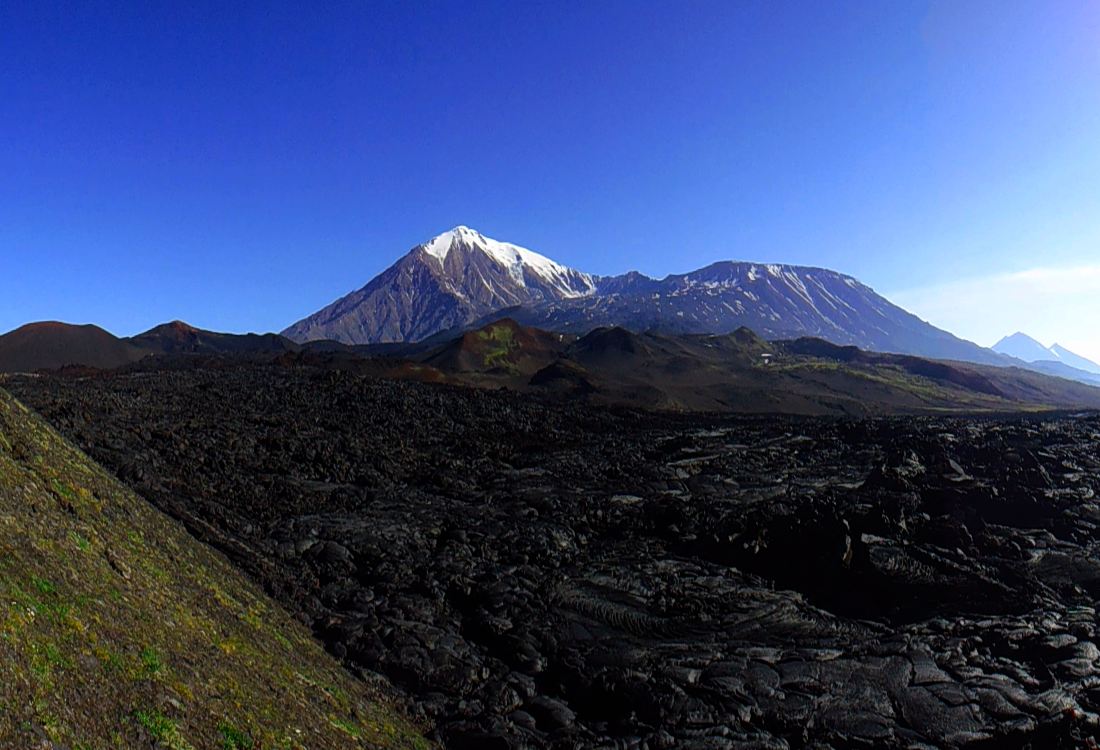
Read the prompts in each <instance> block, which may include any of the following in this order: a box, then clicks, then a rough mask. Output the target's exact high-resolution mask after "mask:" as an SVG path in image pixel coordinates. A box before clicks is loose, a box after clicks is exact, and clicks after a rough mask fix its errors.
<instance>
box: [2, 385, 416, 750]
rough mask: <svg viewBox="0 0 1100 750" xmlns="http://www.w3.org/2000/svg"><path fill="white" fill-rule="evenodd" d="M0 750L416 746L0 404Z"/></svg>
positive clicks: (256, 605)
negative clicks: (8, 749) (32, 749)
mask: <svg viewBox="0 0 1100 750" xmlns="http://www.w3.org/2000/svg"><path fill="white" fill-rule="evenodd" d="M0 674H2V675H3V679H0V747H5V748H17V747H18V748H31V747H33V748H85V749H86V750H101V749H103V750H106V748H116V747H130V748H136V747H151V746H152V747H158V748H167V749H169V750H194V749H196V748H222V749H229V750H244V749H245V748H261V747H262V748H276V747H278V748H295V749H297V750H302V749H304V748H310V749H311V750H312V749H313V748H326V749H330V750H338V749H343V748H417V747H426V746H427V743H425V742H424V740H423V739H421V738H420V737H418V736H417V734H416V733H415V732H414V731H413V730H412V729H411V727H410V726H409V725H408V724H407V722H405V721H404V720H402V719H401V718H399V717H398V715H397V714H396V713H395V712H394V711H393V709H392V708H390V707H388V704H387V703H386V702H385V701H384V700H383V699H381V698H379V696H377V695H375V694H374V693H372V692H371V691H370V690H368V689H367V688H366V686H365V685H364V684H363V683H361V682H359V681H357V680H355V679H353V678H351V677H350V676H349V675H348V674H347V673H346V672H345V671H344V670H343V669H342V668H341V667H339V665H338V664H337V663H336V662H335V661H333V660H332V659H331V658H330V657H328V656H327V655H326V654H325V652H324V651H323V649H322V648H321V647H320V645H319V644H318V643H316V642H315V641H313V639H312V638H311V637H310V636H309V634H308V633H307V631H306V630H305V629H304V628H303V627H302V626H301V625H300V624H298V623H297V622H296V621H294V620H292V619H291V618H290V617H289V616H288V615H287V614H286V613H285V612H284V611H283V610H281V609H280V608H279V607H278V606H277V605H275V604H274V603H273V602H271V601H270V600H269V599H268V598H267V597H266V596H265V595H264V594H263V593H262V592H261V591H260V590H259V589H258V588H256V587H255V586H254V585H252V584H250V583H248V582H247V581H246V580H245V579H244V577H243V576H242V574H241V573H239V572H238V571H236V570H234V569H233V568H232V567H231V566H230V565H229V563H228V562H227V561H226V560H225V559H224V558H222V557H221V556H219V555H217V554H215V553H214V552H212V551H211V550H209V549H208V548H206V547H205V546H204V545H202V544H200V543H198V542H197V541H195V540H194V539H193V538H192V537H190V536H189V535H188V534H187V533H186V532H185V531H184V530H183V529H182V528H181V527H179V526H177V525H176V524H175V523H173V522H172V521H170V520H169V519H168V518H167V517H166V516H163V515H162V514H160V513H159V512H158V511H156V510H154V509H153V508H152V506H150V505H148V504H147V503H146V502H145V501H143V500H141V499H140V498H138V497H137V496H136V495H134V494H133V493H132V492H130V491H129V490H127V489H125V488H124V487H122V486H121V485H120V484H119V483H118V482H117V481H116V480H115V479H114V478H112V477H111V476H109V475H108V474H107V473H106V472H105V471H104V470H102V469H101V468H99V467H98V466H96V465H95V464H93V463H91V462H90V461H89V460H88V459H87V458H86V457H85V456H84V455H83V454H81V453H80V452H79V451H77V450H76V449H74V448H72V447H70V446H69V445H68V444H67V443H65V442H64V441H63V440H62V439H61V438H60V437H58V436H57V435H56V434H55V433H54V432H53V431H52V430H51V429H50V428H48V427H47V426H46V425H45V424H44V423H43V422H42V421H41V420H39V419H38V418H37V417H35V416H34V415H32V414H31V413H30V412H28V411H27V410H26V409H25V408H23V407H22V406H21V405H20V404H18V403H17V402H15V401H14V400H13V399H12V398H11V397H10V396H8V395H7V394H6V393H5V392H4V391H3V390H0Z"/></svg>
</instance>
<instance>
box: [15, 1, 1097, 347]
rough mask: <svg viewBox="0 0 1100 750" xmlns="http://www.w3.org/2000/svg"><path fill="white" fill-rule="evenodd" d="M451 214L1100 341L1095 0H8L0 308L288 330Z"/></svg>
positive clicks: (558, 245)
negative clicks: (834, 284) (763, 264)
mask: <svg viewBox="0 0 1100 750" xmlns="http://www.w3.org/2000/svg"><path fill="white" fill-rule="evenodd" d="M126 6H129V7H128V8H127V7H126ZM456 224H467V225H470V226H473V227H475V228H477V229H479V230H481V231H482V232H483V233H485V234H487V235H489V236H492V237H496V238H499V239H505V240H509V241H512V242H516V243H519V244H522V245H525V246H527V247H531V248H533V249H536V250H539V251H540V252H543V253H544V254H547V255H549V256H551V257H553V258H555V259H557V260H559V261H562V262H564V263H567V264H570V265H574V266H577V267H580V268H582V269H584V270H587V271H590V272H593V273H618V272H622V271H626V270H629V269H637V270H640V271H643V272H645V273H648V274H651V275H656V276H663V275H664V274H667V273H670V272H680V271H685V270H689V269H692V268H695V267H698V266H702V265H704V264H706V263H709V262H711V261H715V260H719V259H730V258H732V259H745V260H760V261H776V262H789V263H802V264H812V265H820V266H827V267H832V268H836V269H838V270H842V271H846V272H849V273H851V274H853V275H855V276H858V277H859V278H861V279H862V280H864V281H865V282H867V283H869V284H870V285H872V286H873V287H875V288H876V289H878V290H879V291H880V292H883V293H885V294H887V295H888V296H891V297H892V298H894V299H895V300H896V301H898V302H900V303H902V304H904V305H905V306H907V307H908V308H909V309H911V310H913V311H914V312H916V313H918V314H920V315H921V316H922V317H925V318H927V319H930V320H931V321H932V322H933V323H936V324H939V325H942V326H945V327H947V328H949V329H951V330H953V331H955V332H956V333H959V334H960V335H963V336H966V337H968V338H972V339H974V340H976V341H978V342H979V343H982V344H990V343H992V342H993V341H994V340H995V339H997V338H999V337H1000V336H1001V335H1003V334H1006V333H1011V332H1013V331H1015V330H1017V329H1022V330H1024V331H1026V332H1028V333H1031V334H1032V335H1034V336H1035V337H1036V338H1039V339H1040V340H1042V341H1044V343H1047V344H1050V343H1053V342H1054V341H1055V340H1058V341H1059V342H1060V343H1062V344H1063V345H1065V346H1067V347H1069V348H1071V349H1076V350H1078V351H1080V352H1081V353H1082V354H1086V355H1089V356H1091V357H1093V358H1096V359H1100V2H1057V1H1055V0H1045V1H1043V2H1033V3H1025V2H1013V0H996V1H990V2H967V1H966V0H951V1H949V2H905V1H902V0H896V1H892V2H876V1H875V0H863V1H861V2H827V3H822V2H801V3H789V2H774V1H771V0H769V1H768V2H738V1H735V0H719V1H717V2H706V1H704V0H689V1H688V2H660V3H659V2H642V1H641V0H627V1H624V2H616V1H614V0H597V1H595V2H570V1H569V0H554V1H552V2H533V1H532V2H513V1H508V2H480V3H464V2H443V1H441V0H440V1H436V2H424V3H406V2H398V1H394V2H383V3H375V2H347V3H300V4H290V3H281V2H277V1H276V0H265V1H264V2H233V3H226V2H201V1H200V2H193V3H179V2H171V3H169V2H165V3H157V2H133V3H124V2H119V0H111V2H103V3H96V2H73V3H54V2H46V1H45V0H43V1H42V2H32V3H3V4H0V330H7V329H10V328H13V327H15V326H17V325H19V324H22V323H25V322H28V321H32V320H40V319H62V320H67V321H71V322H96V323H98V324H100V325H103V326H104V327H106V328H108V329H109V330H111V331H113V332H115V333H118V334H120V335H128V334H132V333H135V332H138V331H140V330H143V329H146V328H149V327H150V326H152V325H154V324H156V323H159V322H163V321H166V320H170V319H175V318H180V319H184V320H187V321H188V322H191V323H193V324H195V325H199V326H202V327H208V328H215V329H219V330H233V331H244V330H278V329H281V328H283V327H284V326H286V325H288V324H289V323H292V322H293V321H295V320H297V319H298V318H300V317H302V316H304V315H306V314H308V313H310V312H313V311H314V310H316V309H318V308H319V307H321V306H322V305H324V304H327V303H328V302H330V301H331V300H332V299H334V298H336V297H338V296H340V295H342V294H344V293H345V292H347V291H350V290H351V289H353V288H357V287H359V286H361V285H362V284H363V283H365V282H366V281H367V280H369V279H370V278H371V277H372V276H374V275H375V274H376V273H377V272H379V271H381V270H382V269H383V268H385V267H386V266H388V265H389V264H390V263H392V262H393V260H395V259H396V257H397V256H399V255H400V254H402V253H404V252H405V251H407V250H408V249H409V248H410V247H412V246H413V245H415V244H416V243H418V242H420V241H423V240H425V239H427V238H429V237H430V236H432V235H433V234H436V233H438V232H440V231H443V230H446V229H448V228H450V227H452V226H454V225H456Z"/></svg>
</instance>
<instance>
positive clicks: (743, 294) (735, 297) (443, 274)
mask: <svg viewBox="0 0 1100 750" xmlns="http://www.w3.org/2000/svg"><path fill="white" fill-rule="evenodd" d="M503 317H509V318H514V319H515V320H516V321H518V322H519V323H520V324H522V325H525V326H535V327H538V328H541V329H544V330H553V331H559V332H569V333H576V334H578V335H580V334H585V333H587V332H589V331H591V330H592V329H594V328H597V327H615V326H619V327H623V328H627V329H630V330H633V331H646V330H657V331H664V332H669V333H730V332H732V331H735V330H737V329H739V328H742V327H746V326H747V327H749V328H751V329H753V330H754V331H756V332H757V333H759V334H760V335H762V336H765V337H767V338H792V337H797V336H805V335H809V336H817V337H821V338H826V339H828V340H830V341H834V342H836V343H840V344H851V345H855V346H859V347H861V348H864V349H872V350H879V351H896V352H902V353H909V354H916V355H919V356H925V357H936V358H949V359H960V360H970V361H975V362H984V363H988V364H1002V365H1004V364H1010V363H1011V362H1010V361H1009V360H1006V359H1004V358H1003V357H1001V356H1000V355H997V354H996V353H994V352H991V351H990V350H988V349H985V348H983V347H980V346H978V345H976V344H973V343H971V342H968V341H963V340H962V339H959V338H957V337H955V336H953V335H951V334H950V333H948V332H946V331H942V330H940V329H938V328H935V327H934V326H932V325H929V324H928V323H925V322H924V321H922V320H920V319H919V318H917V317H916V316H915V315H911V314H910V313H908V312H906V311H905V310H902V309H901V308H899V307H897V306H896V305H894V304H892V303H890V302H889V301H888V300H886V299H885V298H883V297H881V296H880V295H878V294H876V293H875V292H874V291H873V290H872V289H871V288H869V287H867V286H865V285H863V284H861V283H860V282H858V281H857V280H855V279H854V278H852V277H850V276H846V275H844V274H840V273H837V272H835V271H829V270H826V269H820V268H807V267H801V266H786V265H775V264H758V263H739V262H720V263H714V264H712V265H710V266H707V267H706V268H702V269H699V270H697V271H693V272H690V273H685V274H674V275H671V276H668V277H666V278H664V279H652V278H649V277H647V276H644V275H642V274H640V273H637V272H630V273H627V274H623V275H621V276H611V277H594V276H591V275H589V274H586V273H582V272H580V271H576V270H573V269H569V268H567V267H565V266H562V265H561V264H558V263H555V262H554V261H551V260H549V259H547V258H545V257H543V256H541V255H538V254H537V253H534V252H532V251H529V250H525V249H523V248H519V247H517V246H515V245H509V244H507V243H501V242H497V241H496V240H491V239H489V238H486V237H485V236H484V235H481V234H480V233H478V232H475V231H473V230H471V229H468V228H466V227H456V228H455V229H453V230H451V231H450V232H445V233H444V234H441V235H439V236H438V237H436V238H435V239H433V240H431V241H429V242H427V243H424V244H423V245H419V246H417V247H416V248H413V250H412V251H411V252H409V253H408V254H407V255H406V256H405V257H403V258H401V259H400V260H399V261H398V262H397V263H396V264H394V265H393V266H391V267H390V268H389V269H387V270H386V271H384V272H383V273H382V274H380V275H379V276H378V277H376V278H375V279H374V280H373V281H371V282H370V283H369V284H367V285H366V286H365V287H363V288H362V289H360V290H358V291H356V292H353V293H351V294H349V295H347V296H346V297H343V298H341V299H340V300H337V301H336V302H334V303H333V304H331V305H329V306H328V307H326V308H325V309H323V310H321V311H320V312H318V313H315V314H314V315H311V316H309V317H308V318H306V319H304V320H302V321H300V322H298V323H296V324H294V325H293V326H291V327H290V328H288V329H286V331H284V335H285V336H287V337H289V338H291V339H293V340H295V341H298V342H306V341H310V340H316V339H333V340H336V341H339V342H341V343H344V344H373V343H379V342H402V341H403V342H414V341H420V340H422V339H425V338H428V337H430V336H433V335H435V334H438V333H439V332H441V331H448V330H455V331H461V330H464V329H468V328H477V327H480V326H483V325H485V324H487V323H490V322H492V321H493V320H497V319H500V318H503Z"/></svg>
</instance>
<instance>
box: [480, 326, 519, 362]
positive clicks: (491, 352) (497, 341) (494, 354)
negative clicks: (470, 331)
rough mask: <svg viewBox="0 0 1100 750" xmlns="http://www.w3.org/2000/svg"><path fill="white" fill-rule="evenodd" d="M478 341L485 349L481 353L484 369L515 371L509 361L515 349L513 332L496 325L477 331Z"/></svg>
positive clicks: (507, 327) (506, 327) (505, 327)
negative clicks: (498, 368)
mask: <svg viewBox="0 0 1100 750" xmlns="http://www.w3.org/2000/svg"><path fill="white" fill-rule="evenodd" d="M475 335H476V336H477V339H478V341H479V342H480V343H481V344H482V345H483V346H484V347H485V348H484V351H483V352H482V361H483V362H484V364H485V366H486V367H500V368H502V369H505V370H508V369H515V366H514V365H513V364H512V363H511V362H510V361H509V356H510V355H511V353H512V350H513V349H516V348H517V346H518V344H517V342H516V337H515V331H513V330H512V328H511V327H510V326H508V325H505V324H497V325H494V326H490V327H488V328H483V329H481V330H480V331H477V332H476V334H475Z"/></svg>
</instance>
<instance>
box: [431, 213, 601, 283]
mask: <svg viewBox="0 0 1100 750" xmlns="http://www.w3.org/2000/svg"><path fill="white" fill-rule="evenodd" d="M455 245H460V246H464V247H467V248H471V249H477V250H480V251H482V252H483V253H485V254H486V255H488V256H489V257H490V258H491V259H492V260H493V261H495V262H496V263H498V264H500V265H501V266H503V267H504V268H505V269H506V270H507V271H508V274H509V276H511V277H512V279H513V280H515V282H516V283H517V284H519V285H520V286H526V281H525V276H524V272H525V271H529V272H531V273H533V274H534V275H535V276H538V277H539V278H540V279H542V280H543V281H544V282H545V283H547V284H549V285H550V286H552V287H554V288H555V289H556V290H557V291H558V292H559V293H560V294H561V295H562V296H563V297H584V296H587V295H590V294H593V293H595V291H596V284H595V280H594V279H593V278H592V276H590V275H589V274H586V273H581V272H580V271H575V270H573V269H571V268H569V267H567V266H563V265H562V264H560V263H558V262H556V261H553V260H550V259H549V258H547V257H546V256H544V255H540V254H539V253H536V252H535V251H534V250H528V249H527V248H525V247H520V246H519V245H513V244H512V243H510V242H500V241H499V240H494V239H492V238H490V237H486V236H485V235H483V234H482V233H481V232H478V231H477V230H475V229H470V228H469V227H467V226H463V225H459V226H457V227H455V228H454V229H451V230H449V231H447V232H444V233H443V234H440V235H438V236H437V237H434V238H432V239H431V240H429V241H428V242H426V243H424V244H423V245H421V247H422V248H423V249H424V252H426V253H427V254H428V255H431V256H432V257H434V258H437V259H438V260H439V261H440V262H442V261H445V260H446V259H447V256H448V255H450V252H451V250H452V249H453V248H454V247H455Z"/></svg>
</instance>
